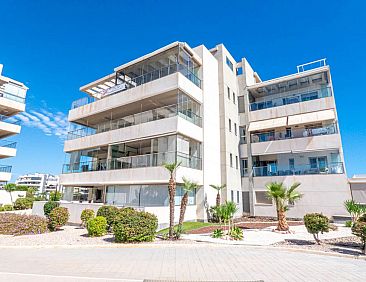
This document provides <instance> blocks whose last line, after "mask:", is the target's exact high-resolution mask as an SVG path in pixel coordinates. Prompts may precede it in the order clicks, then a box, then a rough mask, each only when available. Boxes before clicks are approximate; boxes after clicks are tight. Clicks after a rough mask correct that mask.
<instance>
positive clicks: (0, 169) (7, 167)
mask: <svg viewBox="0 0 366 282" xmlns="http://www.w3.org/2000/svg"><path fill="white" fill-rule="evenodd" d="M0 172H7V173H10V172H11V165H0Z"/></svg>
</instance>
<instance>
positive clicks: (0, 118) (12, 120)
mask: <svg viewBox="0 0 366 282" xmlns="http://www.w3.org/2000/svg"><path fill="white" fill-rule="evenodd" d="M0 121H2V122H7V123H10V124H15V125H20V120H18V119H15V118H14V117H8V116H4V115H0Z"/></svg>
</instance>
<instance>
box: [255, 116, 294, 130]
mask: <svg viewBox="0 0 366 282" xmlns="http://www.w3.org/2000/svg"><path fill="white" fill-rule="evenodd" d="M286 124H287V117H281V118H273V119H267V120H261V121H254V122H251V123H250V124H249V128H248V131H256V130H264V129H272V128H276V127H284V126H286Z"/></svg>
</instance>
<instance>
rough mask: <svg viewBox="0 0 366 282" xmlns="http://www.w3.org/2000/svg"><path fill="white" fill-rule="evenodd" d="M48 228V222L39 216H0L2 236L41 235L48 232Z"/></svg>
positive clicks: (10, 214)
mask: <svg viewBox="0 0 366 282" xmlns="http://www.w3.org/2000/svg"><path fill="white" fill-rule="evenodd" d="M47 227H48V222H47V220H46V219H45V218H43V217H40V216H37V215H25V214H14V213H1V214H0V234H3V235H30V234H41V233H46V232H47V231H48V228H47Z"/></svg>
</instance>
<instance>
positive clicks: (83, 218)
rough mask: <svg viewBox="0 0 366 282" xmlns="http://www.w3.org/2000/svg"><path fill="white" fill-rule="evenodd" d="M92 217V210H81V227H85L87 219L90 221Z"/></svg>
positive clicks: (93, 214)
mask: <svg viewBox="0 0 366 282" xmlns="http://www.w3.org/2000/svg"><path fill="white" fill-rule="evenodd" d="M94 216H95V213H94V210H92V209H85V210H83V211H82V212H81V215H80V219H81V225H82V226H84V227H86V223H87V222H88V221H89V219H92V218H93V217H94Z"/></svg>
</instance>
